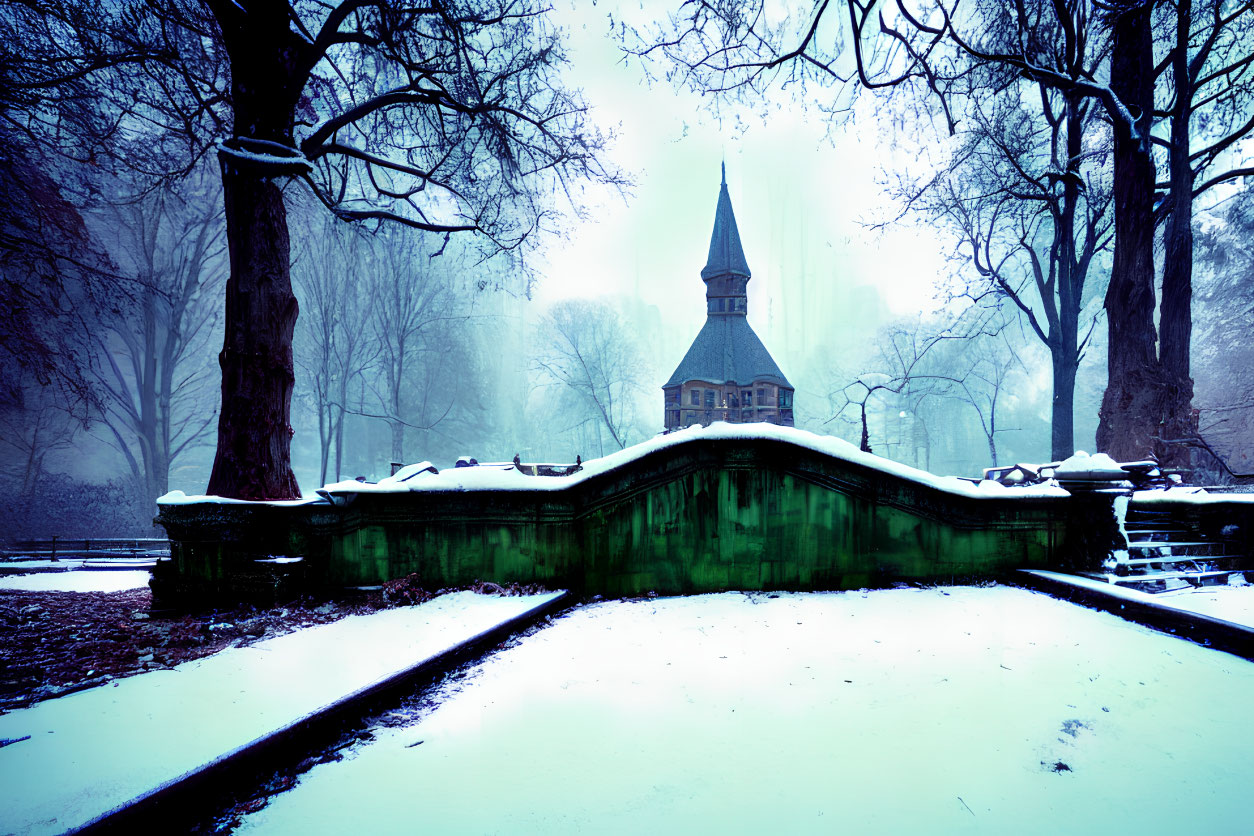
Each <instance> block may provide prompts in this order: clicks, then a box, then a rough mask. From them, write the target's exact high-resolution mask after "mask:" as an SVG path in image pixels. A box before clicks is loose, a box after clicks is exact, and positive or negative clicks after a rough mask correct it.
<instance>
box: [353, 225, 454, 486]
mask: <svg viewBox="0 0 1254 836" xmlns="http://www.w3.org/2000/svg"><path fill="white" fill-rule="evenodd" d="M396 232H397V234H395V235H388V236H386V237H383V238H382V239H381V240H378V241H376V242H375V243H376V255H375V258H374V259H373V260H372V262H371V266H370V273H371V280H372V281H373V284H374V292H373V297H372V298H373V300H374V304H373V306H372V310H371V313H370V336H371V339H372V340H373V341H374V346H375V351H374V354H375V358H376V359H375V369H376V370H377V371H378V372H379V374H378V376H377V380H378V382H377V383H376V384H374V386H373V387H372V388H373V389H374V390H375V399H376V400H377V402H378V404H379V407H380V408H381V409H382V413H380V414H378V416H377V417H381V418H382V419H383V420H384V421H385V422H387V425H388V430H389V433H390V435H391V441H392V449H391V456H392V461H394V462H402V463H403V462H405V431H406V429H408V428H410V427H413V428H416V429H422V430H429V429H431V428H432V427H434V426H435V425H436V424H438V423H439V422H440V421H441V420H443V419H444V418H446V417H447V416H448V414H449V411H450V409H451V408H452V406H453V403H454V400H455V396H456V393H457V391H458V388H459V383H458V382H456V381H451V380H446V379H441V378H445V377H446V376H444V375H441V374H440V373H439V372H440V371H442V368H441V367H442V366H443V361H444V359H445V358H447V357H448V356H449V355H450V353H451V351H452V349H453V348H454V346H453V345H452V342H453V341H452V339H450V335H449V326H450V325H451V324H452V322H454V321H455V320H459V319H461V320H464V319H465V317H458V316H456V314H455V310H454V299H453V295H452V288H451V286H450V283H449V280H448V275H447V272H446V271H447V270H448V268H449V266H450V265H449V260H450V259H449V258H448V257H445V258H441V259H438V260H436V259H433V258H432V257H431V255H432V253H431V250H430V249H429V248H427V247H424V246H423V244H424V243H425V239H423V238H421V237H419V236H417V235H415V234H414V233H412V232H410V231H409V230H397V231H396ZM441 384H446V385H441Z"/></svg>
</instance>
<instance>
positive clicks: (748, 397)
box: [741, 389, 753, 406]
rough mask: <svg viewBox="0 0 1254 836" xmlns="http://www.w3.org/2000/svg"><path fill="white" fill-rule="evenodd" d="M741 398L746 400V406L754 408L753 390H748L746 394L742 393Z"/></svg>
mask: <svg viewBox="0 0 1254 836" xmlns="http://www.w3.org/2000/svg"><path fill="white" fill-rule="evenodd" d="M741 398H742V399H743V400H744V402H745V406H753V390H752V389H746V390H745V391H744V392H742V393H741Z"/></svg>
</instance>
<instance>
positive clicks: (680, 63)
mask: <svg viewBox="0 0 1254 836" xmlns="http://www.w3.org/2000/svg"><path fill="white" fill-rule="evenodd" d="M1160 5H1161V6H1163V7H1165V8H1168V9H1169V10H1170V11H1174V12H1175V13H1176V14H1178V15H1180V16H1181V17H1182V19H1187V20H1190V21H1192V20H1197V21H1200V22H1201V25H1200V26H1198V27H1194V25H1193V24H1192V23H1189V24H1186V29H1187V30H1188V32H1187V33H1186V35H1184V36H1183V40H1187V41H1188V42H1189V44H1190V48H1189V49H1190V50H1192V52H1190V55H1191V57H1190V59H1189V60H1190V62H1193V61H1194V60H1195V59H1196V58H1197V57H1198V56H1200V55H1201V53H1202V51H1203V50H1202V48H1201V46H1199V45H1202V46H1204V45H1205V44H1206V43H1207V42H1208V37H1209V36H1208V35H1207V34H1206V33H1207V32H1215V31H1218V30H1220V29H1223V28H1224V27H1229V26H1230V27H1231V28H1230V29H1225V31H1228V32H1230V33H1242V32H1248V30H1249V28H1250V27H1249V26H1248V24H1247V25H1245V26H1244V27H1242V25H1241V24H1242V23H1245V22H1246V19H1245V15H1246V14H1247V10H1246V7H1247V6H1248V5H1249V4H1247V3H1244V2H1239V3H1238V2H1223V3H1220V2H1218V0H1216V2H1214V3H1209V2H1208V3H1207V6H1206V8H1207V9H1210V10H1211V11H1210V14H1209V16H1208V15H1207V14H1202V15H1200V16H1193V15H1191V14H1190V10H1189V4H1187V3H1184V4H1180V3H1176V4H1169V3H1161V4H1160V3H1156V2H1155V0H1109V2H1105V3H1101V4H1091V3H1087V2H1061V0H1060V2H1053V3H1030V2H1027V0H1014V2H1011V3H1001V2H995V0H974V2H970V3H965V4H962V5H961V6H960V4H959V3H958V2H957V0H934V2H925V3H920V4H917V5H916V4H911V3H907V2H905V0H891V1H890V0H883V2H879V0H846V2H844V3H829V2H825V1H824V2H818V3H815V4H814V5H813V6H812V7H811V8H810V10H809V11H808V12H804V13H801V14H798V15H786V16H780V15H776V14H770V13H768V10H767V8H766V3H765V2H764V0H757V1H756V2H749V3H728V4H711V3H705V2H698V0H692V2H686V3H684V4H682V6H681V11H680V13H679V14H678V15H676V16H674V17H673V18H672V19H671V21H670V24H669V26H667V27H664V28H663V29H662V30H661V31H658V32H651V33H648V34H645V35H641V34H640V33H639V32H636V31H634V30H631V29H625V30H624V33H623V34H624V37H625V39H626V41H627V42H628V44H629V50H630V51H632V52H634V53H635V54H637V55H640V56H643V57H646V58H648V57H652V56H654V55H657V54H661V55H665V56H666V57H667V58H668V59H669V60H670V61H672V62H673V63H672V66H673V67H675V68H676V69H675V71H674V73H673V74H672V73H669V72H668V75H673V77H675V78H677V79H678V80H679V82H680V83H684V84H687V85H689V86H691V87H693V88H695V89H698V90H700V91H702V92H704V93H711V94H715V95H716V96H726V95H738V94H739V95H752V96H755V97H756V95H757V94H760V93H761V92H763V91H764V90H765V89H767V88H769V87H771V86H772V85H774V84H779V85H781V86H783V85H792V86H793V88H794V89H798V90H802V89H805V87H806V85H807V84H811V83H815V82H817V83H821V84H825V85H827V84H830V85H833V86H835V87H836V89H837V91H838V95H837V97H836V99H835V101H832V102H829V103H828V104H827V106H828V107H830V108H831V109H832V110H833V111H838V110H841V109H843V108H845V107H847V104H848V100H849V98H850V97H849V96H848V95H846V94H847V93H848V91H849V90H850V89H851V85H853V84H855V83H856V84H857V85H858V87H859V88H861V89H868V90H892V91H894V92H897V91H900V90H901V89H913V90H916V91H918V90H925V91H927V92H929V93H930V94H931V96H932V97H933V100H934V101H936V102H937V104H938V110H939V117H940V118H941V120H942V121H943V123H944V124H945V125H946V126H947V127H948V129H949V130H951V131H952V130H954V129H955V127H956V125H957V124H958V122H959V121H960V120H961V118H962V111H961V107H962V104H963V100H964V99H965V98H969V97H970V96H972V95H989V96H999V95H1002V94H1003V93H1006V92H1009V95H1012V96H1013V95H1017V92H1018V88H1017V86H1015V85H1009V84H1006V83H993V84H989V83H987V82H986V81H985V80H984V79H986V78H987V77H988V76H989V75H991V76H993V77H994V78H1001V79H1002V80H1003V82H1004V81H1005V80H1007V79H1011V78H1013V77H1015V76H1016V75H1017V76H1021V77H1023V78H1026V79H1029V80H1031V81H1033V82H1035V83H1037V84H1039V85H1041V86H1043V87H1045V88H1048V89H1050V90H1054V91H1058V93H1060V94H1061V95H1062V96H1064V97H1065V98H1067V99H1070V100H1073V101H1079V100H1087V101H1091V102H1093V103H1095V104H1096V105H1097V106H1098V107H1100V109H1101V111H1102V113H1103V116H1104V118H1105V119H1107V120H1109V122H1110V124H1111V126H1112V138H1113V141H1112V146H1113V153H1112V159H1113V175H1112V203H1113V206H1114V209H1115V217H1114V261H1113V266H1112V271H1111V280H1110V283H1109V285H1108V288H1107V292H1106V300H1105V309H1106V315H1107V325H1108V329H1109V335H1110V338H1109V348H1108V358H1107V366H1108V385H1107V389H1106V393H1105V395H1104V398H1103V404H1102V412H1101V422H1100V424H1099V427H1098V438H1097V443H1098V447H1099V449H1103V450H1107V451H1109V452H1111V453H1112V454H1113V455H1115V456H1116V457H1119V458H1136V457H1140V456H1143V455H1146V454H1147V453H1150V452H1155V453H1157V454H1158V455H1159V457H1160V458H1161V459H1162V460H1163V461H1165V462H1171V461H1172V460H1173V459H1174V458H1176V457H1178V455H1179V451H1177V450H1174V449H1173V448H1172V447H1171V446H1170V445H1168V444H1165V443H1164V441H1163V435H1164V433H1170V432H1171V431H1172V429H1171V428H1172V427H1176V426H1182V425H1183V426H1187V425H1188V423H1189V421H1190V418H1191V410H1190V409H1189V407H1188V404H1187V401H1186V399H1185V398H1184V395H1185V394H1186V391H1185V390H1186V388H1187V387H1185V386H1184V385H1183V380H1180V379H1177V378H1179V377H1180V375H1179V370H1180V369H1181V368H1182V365H1181V364H1182V363H1183V364H1187V351H1183V352H1182V351H1179V350H1174V349H1172V348H1170V345H1171V344H1172V342H1173V341H1175V342H1176V343H1177V344H1178V342H1179V340H1178V337H1168V338H1167V339H1166V341H1165V345H1167V346H1168V348H1167V351H1168V355H1169V360H1168V362H1169V363H1171V365H1172V368H1174V369H1176V371H1173V372H1171V373H1170V374H1164V367H1163V361H1162V358H1160V352H1159V339H1158V338H1159V333H1158V330H1157V329H1156V328H1155V310H1156V300H1155V291H1154V279H1155V273H1154V222H1155V186H1156V184H1155V158H1154V153H1153V146H1154V143H1155V139H1154V131H1153V127H1154V118H1155V113H1156V111H1155V87H1156V81H1157V80H1158V79H1159V77H1160V75H1161V73H1162V71H1163V70H1165V69H1166V68H1168V67H1170V66H1172V61H1171V60H1165V61H1163V62H1158V61H1157V59H1156V56H1155V53H1154V27H1153V23H1154V10H1155V7H1156V6H1160ZM1208 21H1209V22H1208ZM1207 25H1209V26H1210V27H1211V28H1209V29H1207V28H1206V27H1207ZM1178 42H1182V41H1180V39H1178ZM1185 51H1186V50H1183V49H1178V50H1176V53H1175V54H1176V55H1177V56H1180V55H1183V53H1184V52H1185ZM1203 60H1204V59H1203ZM1248 63H1249V62H1248V61H1247V60H1245V59H1244V58H1243V57H1237V58H1235V59H1234V60H1230V61H1229V62H1228V63H1226V64H1224V63H1222V62H1221V63H1219V64H1217V65H1215V66H1216V69H1218V71H1219V73H1218V75H1215V76H1213V77H1212V76H1211V75H1209V74H1208V73H1207V72H1206V71H1201V75H1200V76H1198V79H1199V80H1200V79H1201V78H1205V79H1208V80H1210V81H1213V82H1214V83H1215V87H1216V89H1218V88H1219V87H1223V86H1224V85H1227V84H1229V83H1232V84H1233V86H1232V87H1231V88H1230V89H1231V90H1232V91H1233V92H1234V94H1235V95H1234V97H1233V98H1232V100H1233V101H1236V100H1241V99H1242V98H1243V96H1244V87H1245V85H1244V84H1243V73H1244V72H1245V71H1246V68H1247V67H1248ZM1177 65H1178V66H1181V67H1183V61H1179V62H1177ZM1192 71H1193V67H1190V68H1189V72H1190V73H1191V72H1192ZM1180 78H1181V79H1182V80H1183V74H1182V75H1181V76H1180ZM1184 87H1185V85H1184V84H1183V81H1181V84H1180V89H1181V90H1183V89H1184ZM1211 95H1213V94H1212V93H1209V92H1203V93H1202V94H1201V99H1200V101H1201V102H1206V103H1209V102H1211V101H1214V99H1212V98H1209V97H1210V96H1211ZM1176 101H1177V102H1178V101H1179V99H1178V98H1177V99H1176ZM1197 104H1198V103H1194V104H1192V105H1187V106H1184V108H1185V110H1196V111H1197V112H1198V113H1199V114H1200V112H1201V110H1200V108H1198V107H1197ZM903 118H904V119H905V120H907V121H908V122H909V123H910V124H911V125H918V124H920V123H921V122H922V123H927V122H928V121H930V119H931V118H932V115H931V114H927V113H924V114H922V115H921V118H920V117H919V114H917V113H914V112H908V113H907V114H906V115H904V117H903ZM1185 121H1186V122H1187V119H1186V120H1185ZM1232 124H1233V125H1234V126H1244V124H1245V120H1244V117H1241V118H1238V119H1237V120H1236V121H1235V122H1233V123H1232ZM1221 142H1222V141H1221ZM1177 144H1178V143H1177ZM1185 144H1187V143H1185ZM1224 147H1227V146H1224ZM1194 154H1197V155H1198V156H1197V157H1194V156H1193V155H1194ZM1188 156H1189V157H1190V158H1191V162H1197V161H1198V160H1200V159H1203V158H1204V157H1205V156H1206V152H1205V151H1204V150H1202V149H1190V150H1189V151H1188ZM1177 180H1178V181H1179V178H1177ZM1194 191H1196V189H1194ZM1186 214H1187V213H1186V212H1185V211H1184V210H1183V208H1182V209H1181V211H1180V215H1181V219H1182V222H1183V220H1184V217H1185V215H1186ZM1184 226H1185V228H1187V222H1185V225H1184ZM1173 237H1174V236H1173ZM1176 240H1180V241H1182V240H1183V238H1182V237H1181V238H1177V239H1176ZM1183 250H1184V247H1183V246H1182V247H1181V249H1180V251H1181V252H1183ZM1174 284H1175V283H1174V282H1173V285H1174ZM1186 307H1187V299H1185V298H1184V294H1183V293H1182V292H1177V291H1176V290H1173V291H1172V292H1170V293H1166V292H1165V296H1164V304H1163V306H1162V310H1163V313H1164V316H1163V317H1161V318H1160V319H1161V321H1162V322H1163V323H1164V324H1166V330H1167V331H1168V332H1171V331H1172V330H1173V329H1175V327H1176V325H1178V324H1181V323H1183V322H1184V320H1185V319H1186V318H1187V316H1188V314H1187V312H1186V310H1185V308H1186ZM1180 330H1187V329H1185V328H1181V329H1180ZM1172 357H1174V359H1170V358H1172Z"/></svg>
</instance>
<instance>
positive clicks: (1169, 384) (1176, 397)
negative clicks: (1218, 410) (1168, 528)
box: [1158, 0, 1197, 467]
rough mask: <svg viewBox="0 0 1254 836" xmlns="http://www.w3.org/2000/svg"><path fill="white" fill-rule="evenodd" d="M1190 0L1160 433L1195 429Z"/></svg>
mask: <svg viewBox="0 0 1254 836" xmlns="http://www.w3.org/2000/svg"><path fill="white" fill-rule="evenodd" d="M1191 5H1192V4H1191V3H1189V2H1188V0H1182V2H1181V3H1180V6H1179V8H1178V9H1177V24H1176V28H1177V33H1176V55H1175V57H1174V58H1173V60H1172V70H1173V73H1174V77H1175V83H1176V90H1177V94H1176V103H1175V108H1174V110H1173V112H1172V114H1171V151H1170V157H1169V165H1170V182H1171V195H1170V200H1171V213H1170V214H1169V215H1168V216H1167V223H1166V226H1165V227H1164V230H1163V249H1164V251H1165V257H1164V259H1163V301H1162V307H1161V310H1160V312H1159V330H1158V332H1159V337H1160V339H1161V344H1160V346H1159V352H1160V358H1161V361H1162V374H1163V385H1164V393H1163V414H1162V415H1161V416H1160V421H1161V428H1162V436H1161V437H1162V438H1163V439H1182V438H1192V437H1194V436H1196V435H1197V416H1196V415H1195V414H1194V413H1193V378H1192V377H1191V376H1190V374H1189V350H1190V345H1189V344H1190V337H1191V334H1192V330H1193V311H1192V307H1193V168H1192V166H1191V165H1190V164H1189V145H1190V137H1189V120H1190V118H1191V116H1192V109H1191V107H1190V105H1191V103H1192V98H1193V97H1192V93H1193V91H1192V89H1191V88H1192V83H1191V81H1190V79H1189V53H1188V46H1189V21H1190V17H1191V11H1192V10H1191ZM1190 450H1191V448H1190V447H1187V446H1185V445H1182V444H1165V445H1162V449H1161V450H1160V456H1159V460H1160V461H1161V462H1163V463H1164V464H1168V465H1171V466H1173V467H1185V466H1188V465H1189V461H1190V456H1189V454H1190Z"/></svg>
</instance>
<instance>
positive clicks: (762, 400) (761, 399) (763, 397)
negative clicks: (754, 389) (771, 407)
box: [758, 389, 766, 406]
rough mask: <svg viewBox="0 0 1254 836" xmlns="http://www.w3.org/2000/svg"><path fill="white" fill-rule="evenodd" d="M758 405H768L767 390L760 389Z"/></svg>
mask: <svg viewBox="0 0 1254 836" xmlns="http://www.w3.org/2000/svg"><path fill="white" fill-rule="evenodd" d="M758 406H766V390H765V389H759V390H758Z"/></svg>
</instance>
